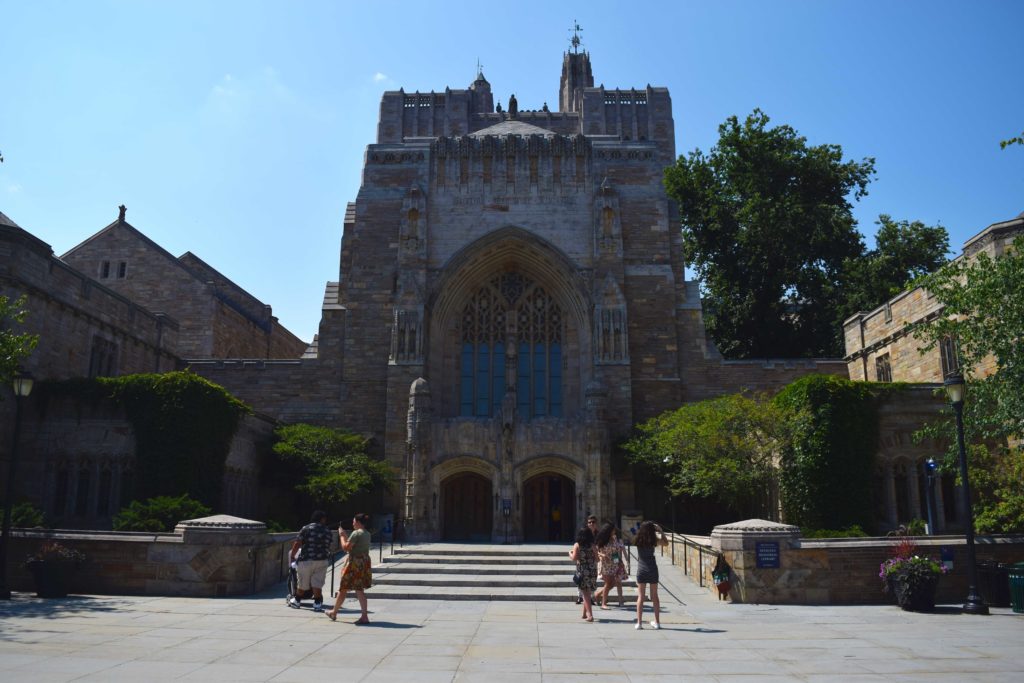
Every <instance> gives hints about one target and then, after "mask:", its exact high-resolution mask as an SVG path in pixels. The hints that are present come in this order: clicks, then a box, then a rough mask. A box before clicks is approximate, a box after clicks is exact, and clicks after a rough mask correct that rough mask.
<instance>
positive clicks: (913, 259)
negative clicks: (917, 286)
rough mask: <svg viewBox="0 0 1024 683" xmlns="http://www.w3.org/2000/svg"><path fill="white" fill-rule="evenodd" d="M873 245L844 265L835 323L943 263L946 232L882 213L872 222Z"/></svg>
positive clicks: (869, 308) (941, 228)
mask: <svg viewBox="0 0 1024 683" xmlns="http://www.w3.org/2000/svg"><path fill="white" fill-rule="evenodd" d="M875 224H876V225H877V226H878V232H877V233H875V248H874V249H872V250H870V251H867V252H865V253H864V254H862V255H860V256H858V257H856V258H852V259H850V260H849V261H848V262H847V264H846V266H845V274H844V278H843V279H844V281H845V282H844V287H843V290H842V292H841V295H842V299H843V301H842V303H841V304H840V305H839V307H840V315H839V316H838V318H837V320H836V323H837V325H838V326H839V327H840V328H841V325H842V321H843V320H845V319H846V318H848V317H850V316H851V315H854V314H855V313H857V312H858V311H868V310H871V309H872V308H874V307H876V306H878V305H879V304H881V303H883V302H884V301H887V300H889V299H891V298H892V297H894V296H896V295H897V294H899V293H900V292H902V291H903V290H905V289H907V287H908V286H909V284H910V282H911V280H914V279H915V278H918V277H921V276H923V275H926V274H928V273H931V272H933V271H936V270H938V269H939V268H941V267H942V266H943V265H944V264H945V263H946V254H947V252H948V251H949V233H948V232H946V229H945V228H943V227H942V226H941V225H936V226H928V225H925V224H924V223H922V222H921V221H912V222H911V221H895V220H893V219H892V217H891V216H888V215H886V214H882V215H881V216H879V217H878V220H877V221H876V222H875Z"/></svg>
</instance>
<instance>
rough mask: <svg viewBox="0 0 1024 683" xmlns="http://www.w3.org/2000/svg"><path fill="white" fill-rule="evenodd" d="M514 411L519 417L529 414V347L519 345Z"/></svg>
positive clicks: (522, 344) (523, 344)
mask: <svg viewBox="0 0 1024 683" xmlns="http://www.w3.org/2000/svg"><path fill="white" fill-rule="evenodd" d="M516 410H517V411H518V412H519V414H520V415H523V416H528V415H529V414H530V345H529V344H527V343H525V342H523V343H520V344H519V367H518V369H517V371H516Z"/></svg>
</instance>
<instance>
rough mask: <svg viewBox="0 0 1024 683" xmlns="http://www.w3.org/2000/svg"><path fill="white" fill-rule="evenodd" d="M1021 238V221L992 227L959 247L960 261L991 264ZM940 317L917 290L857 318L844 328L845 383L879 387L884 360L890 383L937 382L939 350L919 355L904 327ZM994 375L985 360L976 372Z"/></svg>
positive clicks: (1021, 218) (937, 307)
mask: <svg viewBox="0 0 1024 683" xmlns="http://www.w3.org/2000/svg"><path fill="white" fill-rule="evenodd" d="M1021 234H1024V215H1022V216H1018V217H1017V218H1014V219H1012V220H1009V221H1003V222H1000V223H994V224H992V225H990V226H989V227H987V228H985V230H983V231H981V232H980V233H978V234H977V235H975V236H973V237H971V238H970V239H968V240H967V241H966V242H964V249H963V254H962V255H961V256H960V257H959V258H967V259H971V258H974V257H976V255H977V254H979V253H985V254H987V255H988V256H989V257H990V258H995V257H996V256H998V255H1000V254H1003V253H1005V252H1006V251H1007V249H1009V248H1010V246H1011V244H1012V242H1013V240H1014V239H1015V238H1016V237H1018V236H1019V235H1021ZM940 313H941V307H940V305H939V302H938V301H936V299H935V298H934V297H933V296H932V295H931V294H930V293H928V292H927V291H925V290H923V289H921V288H920V287H916V288H914V289H910V290H907V291H905V292H901V293H900V294H898V295H896V296H895V297H893V298H892V299H890V300H889V301H886V302H885V303H883V304H882V305H881V306H879V307H878V308H876V309H874V310H872V311H866V312H862V313H858V314H857V315H855V316H852V317H851V318H849V319H848V320H846V322H845V323H843V336H844V338H845V343H846V362H847V364H848V366H849V373H850V378H851V379H855V380H869V381H880V379H879V373H878V359H879V358H883V359H887V360H888V367H889V368H891V381H895V382H941V381H942V380H943V377H944V365H943V358H942V355H941V352H940V349H939V348H938V347H935V348H932V349H930V350H929V351H927V352H924V353H922V352H921V347H922V344H921V342H919V341H918V340H917V339H915V338H914V337H913V335H911V334H909V333H908V325H911V324H914V323H918V322H921V321H924V320H928V319H930V318H933V317H935V316H937V315H939V314H940ZM993 369H994V362H993V361H992V360H991V359H989V360H986V361H985V362H984V363H982V365H981V367H978V368H975V372H977V373H978V374H980V375H986V374H988V373H989V372H991V371H992V370H993Z"/></svg>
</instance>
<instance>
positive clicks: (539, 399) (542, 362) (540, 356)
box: [533, 344, 548, 416]
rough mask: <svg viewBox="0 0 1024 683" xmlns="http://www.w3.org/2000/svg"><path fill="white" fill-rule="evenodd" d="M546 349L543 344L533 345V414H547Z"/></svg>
mask: <svg viewBox="0 0 1024 683" xmlns="http://www.w3.org/2000/svg"><path fill="white" fill-rule="evenodd" d="M546 351H547V349H546V347H545V345H544V344H534V345H533V414H534V415H538V416H540V415H547V413H548V391H547V376H546V375H547V370H548V363H547V358H546V356H547V353H546Z"/></svg>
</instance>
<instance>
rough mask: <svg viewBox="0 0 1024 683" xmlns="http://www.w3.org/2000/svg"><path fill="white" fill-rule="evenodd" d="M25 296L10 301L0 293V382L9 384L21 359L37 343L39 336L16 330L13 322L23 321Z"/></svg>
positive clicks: (26, 356)
mask: <svg viewBox="0 0 1024 683" xmlns="http://www.w3.org/2000/svg"><path fill="white" fill-rule="evenodd" d="M25 301H26V297H25V296H21V297H19V298H18V299H16V300H14V301H11V300H10V299H9V298H8V297H6V296H3V295H0V383H3V384H4V385H5V386H10V383H11V378H13V377H14V373H15V371H17V369H18V365H20V364H21V361H22V360H24V359H25V358H28V356H29V355H30V354H31V353H32V350H33V349H34V348H35V347H36V344H37V343H39V336H38V335H34V334H27V333H24V332H20V333H19V332H17V331H16V330H15V329H14V327H13V326H14V324H19V325H20V324H21V323H23V322H25V318H26V317H27V316H28V311H27V310H25V308H24V307H25Z"/></svg>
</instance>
